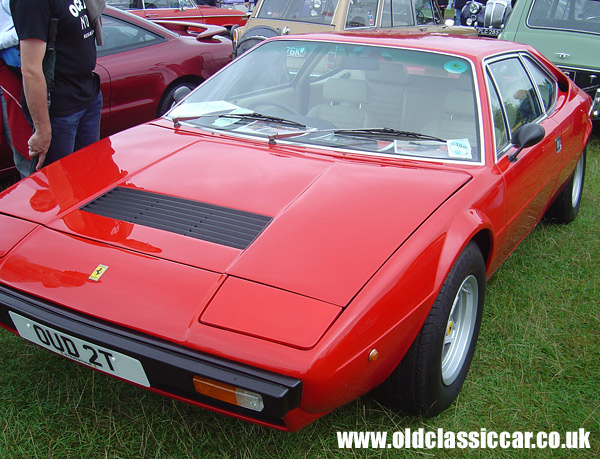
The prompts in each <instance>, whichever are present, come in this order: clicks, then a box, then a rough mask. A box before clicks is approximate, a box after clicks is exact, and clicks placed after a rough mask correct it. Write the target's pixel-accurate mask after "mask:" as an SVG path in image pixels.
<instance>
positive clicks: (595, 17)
mask: <svg viewBox="0 0 600 459" xmlns="http://www.w3.org/2000/svg"><path fill="white" fill-rule="evenodd" d="M499 38H500V39H503V40H510V41H516V42H520V43H527V44H529V45H532V46H534V47H535V48H537V49H538V50H539V51H540V52H541V53H542V54H544V55H545V56H546V57H547V58H548V59H549V60H551V61H552V62H553V63H554V64H555V65H557V66H558V67H560V69H561V70H562V71H563V72H565V73H566V74H567V75H568V76H569V77H570V78H571V79H572V80H573V81H575V83H576V84H577V85H578V86H579V87H580V88H581V89H583V90H584V91H585V92H587V93H588V94H589V95H590V96H592V98H595V99H596V104H595V105H596V107H595V110H594V111H593V115H592V116H593V118H594V119H596V120H597V119H600V110H598V106H600V90H599V89H598V88H599V87H600V0H517V2H516V3H515V5H514V7H513V11H512V14H511V15H510V17H509V18H508V20H507V22H506V24H505V27H504V30H503V31H502V33H501V34H500V37H499Z"/></svg>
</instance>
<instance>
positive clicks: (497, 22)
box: [460, 0, 512, 37]
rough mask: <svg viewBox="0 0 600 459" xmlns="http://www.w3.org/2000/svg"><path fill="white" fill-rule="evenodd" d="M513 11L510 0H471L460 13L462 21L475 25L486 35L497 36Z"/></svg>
mask: <svg viewBox="0 0 600 459" xmlns="http://www.w3.org/2000/svg"><path fill="white" fill-rule="evenodd" d="M511 12H512V4H511V1H510V0H488V1H486V0H481V1H477V0H471V1H469V2H467V4H466V5H465V6H464V7H463V9H462V10H461V13H460V23H461V24H462V25H466V26H469V27H475V29H476V30H477V33H478V34H479V35H481V36H484V37H497V36H498V35H499V34H500V33H501V32H502V29H503V28H504V24H505V23H506V20H507V19H508V16H509V15H510V13H511Z"/></svg>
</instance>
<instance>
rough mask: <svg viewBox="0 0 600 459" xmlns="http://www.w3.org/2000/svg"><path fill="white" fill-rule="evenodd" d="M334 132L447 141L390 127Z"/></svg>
mask: <svg viewBox="0 0 600 459" xmlns="http://www.w3.org/2000/svg"><path fill="white" fill-rule="evenodd" d="M333 133H334V134H340V135H350V136H356V137H367V138H372V137H376V138H379V139H381V138H392V139H397V138H403V139H407V138H408V139H418V140H433V141H435V142H443V143H445V142H446V140H445V139H440V138H439V137H435V136H432V135H428V134H421V133H420V132H412V131H400V130H397V129H390V128H373V129H337V130H335V131H333Z"/></svg>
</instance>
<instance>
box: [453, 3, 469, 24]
mask: <svg viewBox="0 0 600 459" xmlns="http://www.w3.org/2000/svg"><path fill="white" fill-rule="evenodd" d="M467 1H468V0H454V1H453V3H452V5H453V6H454V24H455V25H466V24H461V21H460V13H461V11H462V9H463V8H464V7H465V5H466V4H467Z"/></svg>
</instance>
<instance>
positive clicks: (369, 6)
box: [345, 0, 378, 29]
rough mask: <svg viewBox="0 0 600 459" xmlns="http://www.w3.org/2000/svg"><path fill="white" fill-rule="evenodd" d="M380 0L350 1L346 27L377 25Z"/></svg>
mask: <svg viewBox="0 0 600 459" xmlns="http://www.w3.org/2000/svg"><path fill="white" fill-rule="evenodd" d="M377 3H378V0H360V1H352V2H348V14H347V15H346V26H345V28H346V29H353V28H355V27H375V15H376V14H377Z"/></svg>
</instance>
